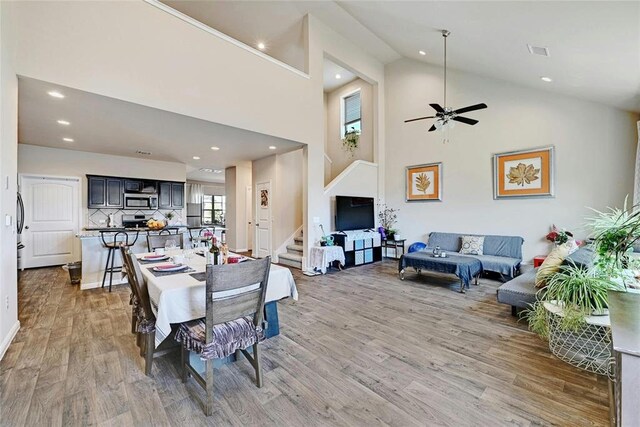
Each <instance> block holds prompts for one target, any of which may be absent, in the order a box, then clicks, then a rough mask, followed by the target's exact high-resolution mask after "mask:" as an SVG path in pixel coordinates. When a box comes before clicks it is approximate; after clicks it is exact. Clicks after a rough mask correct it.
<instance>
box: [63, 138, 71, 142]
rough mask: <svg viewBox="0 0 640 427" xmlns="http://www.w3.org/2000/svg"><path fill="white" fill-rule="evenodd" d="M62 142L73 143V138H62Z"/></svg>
mask: <svg viewBox="0 0 640 427" xmlns="http://www.w3.org/2000/svg"><path fill="white" fill-rule="evenodd" d="M62 140H63V141H64V142H73V138H62Z"/></svg>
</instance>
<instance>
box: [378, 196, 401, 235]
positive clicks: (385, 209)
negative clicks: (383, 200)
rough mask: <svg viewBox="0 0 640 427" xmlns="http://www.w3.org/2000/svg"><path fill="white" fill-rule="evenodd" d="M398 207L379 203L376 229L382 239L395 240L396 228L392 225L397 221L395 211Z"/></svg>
mask: <svg viewBox="0 0 640 427" xmlns="http://www.w3.org/2000/svg"><path fill="white" fill-rule="evenodd" d="M399 210H400V209H394V208H390V207H389V206H387V205H386V204H381V205H380V211H379V212H378V220H379V221H380V227H379V228H378V231H379V232H380V235H381V236H382V238H383V239H387V240H395V239H396V238H397V237H398V230H396V229H394V228H393V226H394V225H395V223H396V222H397V221H398V214H397V212H398V211H399Z"/></svg>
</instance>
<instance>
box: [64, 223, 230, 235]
mask: <svg viewBox="0 0 640 427" xmlns="http://www.w3.org/2000/svg"><path fill="white" fill-rule="evenodd" d="M205 228H214V226H206V225H203V226H200V227H195V226H187V225H181V224H178V225H168V226H166V227H164V228H161V229H159V230H158V229H151V228H149V227H138V228H133V227H131V228H125V227H85V228H83V229H82V231H81V232H80V233H79V234H78V235H77V236H76V237H79V238H83V237H100V232H101V231H103V232H109V233H118V232H136V231H138V232H140V233H154V232H156V233H157V232H160V231H162V230H170V231H175V230H180V229H185V230H202V229H205ZM215 229H216V231H222V230H226V228H224V227H215Z"/></svg>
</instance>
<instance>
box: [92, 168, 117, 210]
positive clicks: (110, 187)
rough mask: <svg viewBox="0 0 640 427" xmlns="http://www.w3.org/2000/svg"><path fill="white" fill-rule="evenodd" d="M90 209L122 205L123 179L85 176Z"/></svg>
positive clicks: (115, 207)
mask: <svg viewBox="0 0 640 427" xmlns="http://www.w3.org/2000/svg"><path fill="white" fill-rule="evenodd" d="M87 184H88V207H89V208H90V209H100V208H114V209H121V208H122V207H123V202H124V197H123V188H124V187H123V185H124V183H123V180H122V179H120V178H111V177H106V176H90V175H88V176H87Z"/></svg>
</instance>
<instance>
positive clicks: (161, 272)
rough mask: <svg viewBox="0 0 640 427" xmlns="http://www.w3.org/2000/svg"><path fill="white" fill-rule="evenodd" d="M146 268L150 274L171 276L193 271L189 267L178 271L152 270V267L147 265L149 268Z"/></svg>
mask: <svg viewBox="0 0 640 427" xmlns="http://www.w3.org/2000/svg"><path fill="white" fill-rule="evenodd" d="M147 270H149V271H150V272H151V274H153V275H154V276H156V277H162V276H171V275H172V274H184V273H191V272H193V271H195V270H194V269H193V268H191V267H188V268H185V269H184V270H178V271H154V270H153V267H149V268H147Z"/></svg>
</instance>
